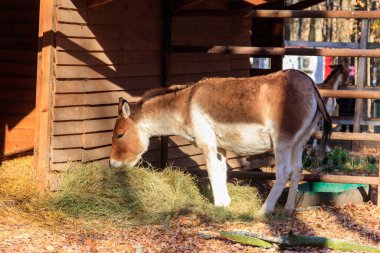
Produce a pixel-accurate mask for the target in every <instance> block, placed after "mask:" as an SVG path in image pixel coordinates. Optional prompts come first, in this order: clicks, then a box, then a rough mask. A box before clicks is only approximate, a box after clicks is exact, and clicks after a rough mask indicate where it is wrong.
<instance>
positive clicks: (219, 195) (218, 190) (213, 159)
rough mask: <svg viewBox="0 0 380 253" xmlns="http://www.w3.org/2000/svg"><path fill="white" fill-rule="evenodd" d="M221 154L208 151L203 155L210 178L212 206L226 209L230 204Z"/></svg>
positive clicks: (225, 171) (224, 159)
mask: <svg viewBox="0 0 380 253" xmlns="http://www.w3.org/2000/svg"><path fill="white" fill-rule="evenodd" d="M221 153H223V152H221ZM221 153H218V152H216V151H210V152H207V153H206V154H205V155H206V164H207V172H208V176H209V178H210V183H211V188H212V193H213V196H214V205H215V206H218V207H227V206H229V205H230V203H231V198H230V196H229V195H228V190H227V163H226V157H225V155H224V154H221Z"/></svg>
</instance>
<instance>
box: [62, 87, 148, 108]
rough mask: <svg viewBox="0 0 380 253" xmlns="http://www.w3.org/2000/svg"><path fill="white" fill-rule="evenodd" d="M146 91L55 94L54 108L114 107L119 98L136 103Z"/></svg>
mask: <svg viewBox="0 0 380 253" xmlns="http://www.w3.org/2000/svg"><path fill="white" fill-rule="evenodd" d="M145 91H146V90H136V92H133V93H128V92H126V91H112V92H100V93H87V94H70V93H68V94H56V95H55V96H54V105H55V106H57V107H58V106H60V107H62V106H84V105H87V106H93V105H114V104H117V102H118V100H119V97H124V98H125V99H127V100H128V101H129V102H137V101H139V100H140V98H141V95H142V94H143V93H144V92H145Z"/></svg>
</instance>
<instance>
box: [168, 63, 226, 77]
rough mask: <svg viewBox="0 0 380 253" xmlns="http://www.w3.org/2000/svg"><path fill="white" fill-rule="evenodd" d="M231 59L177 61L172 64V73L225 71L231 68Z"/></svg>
mask: <svg viewBox="0 0 380 253" xmlns="http://www.w3.org/2000/svg"><path fill="white" fill-rule="evenodd" d="M230 64H231V61H223V62H197V63H196V62H194V63H186V62H182V63H180V62H176V63H173V64H171V69H170V72H171V74H172V75H181V74H197V73H202V72H203V73H211V72H223V71H230V70H231V65H230Z"/></svg>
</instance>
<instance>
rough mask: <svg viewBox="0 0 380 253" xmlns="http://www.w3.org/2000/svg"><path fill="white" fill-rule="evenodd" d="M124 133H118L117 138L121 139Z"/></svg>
mask: <svg viewBox="0 0 380 253" xmlns="http://www.w3.org/2000/svg"><path fill="white" fill-rule="evenodd" d="M124 133H125V132H124ZM124 133H122V134H116V138H118V139H120V138H121V137H123V136H124Z"/></svg>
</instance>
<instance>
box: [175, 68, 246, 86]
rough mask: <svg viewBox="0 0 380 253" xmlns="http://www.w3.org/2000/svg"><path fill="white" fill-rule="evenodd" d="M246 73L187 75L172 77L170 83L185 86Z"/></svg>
mask: <svg viewBox="0 0 380 253" xmlns="http://www.w3.org/2000/svg"><path fill="white" fill-rule="evenodd" d="M242 74H245V73H240V72H237V71H233V70H231V71H225V72H203V73H196V74H185V75H172V76H170V78H169V83H173V84H183V83H189V82H196V81H199V80H201V79H202V78H205V77H231V76H237V77H238V76H240V75H242ZM246 74H247V75H249V70H247V73H246Z"/></svg>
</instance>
